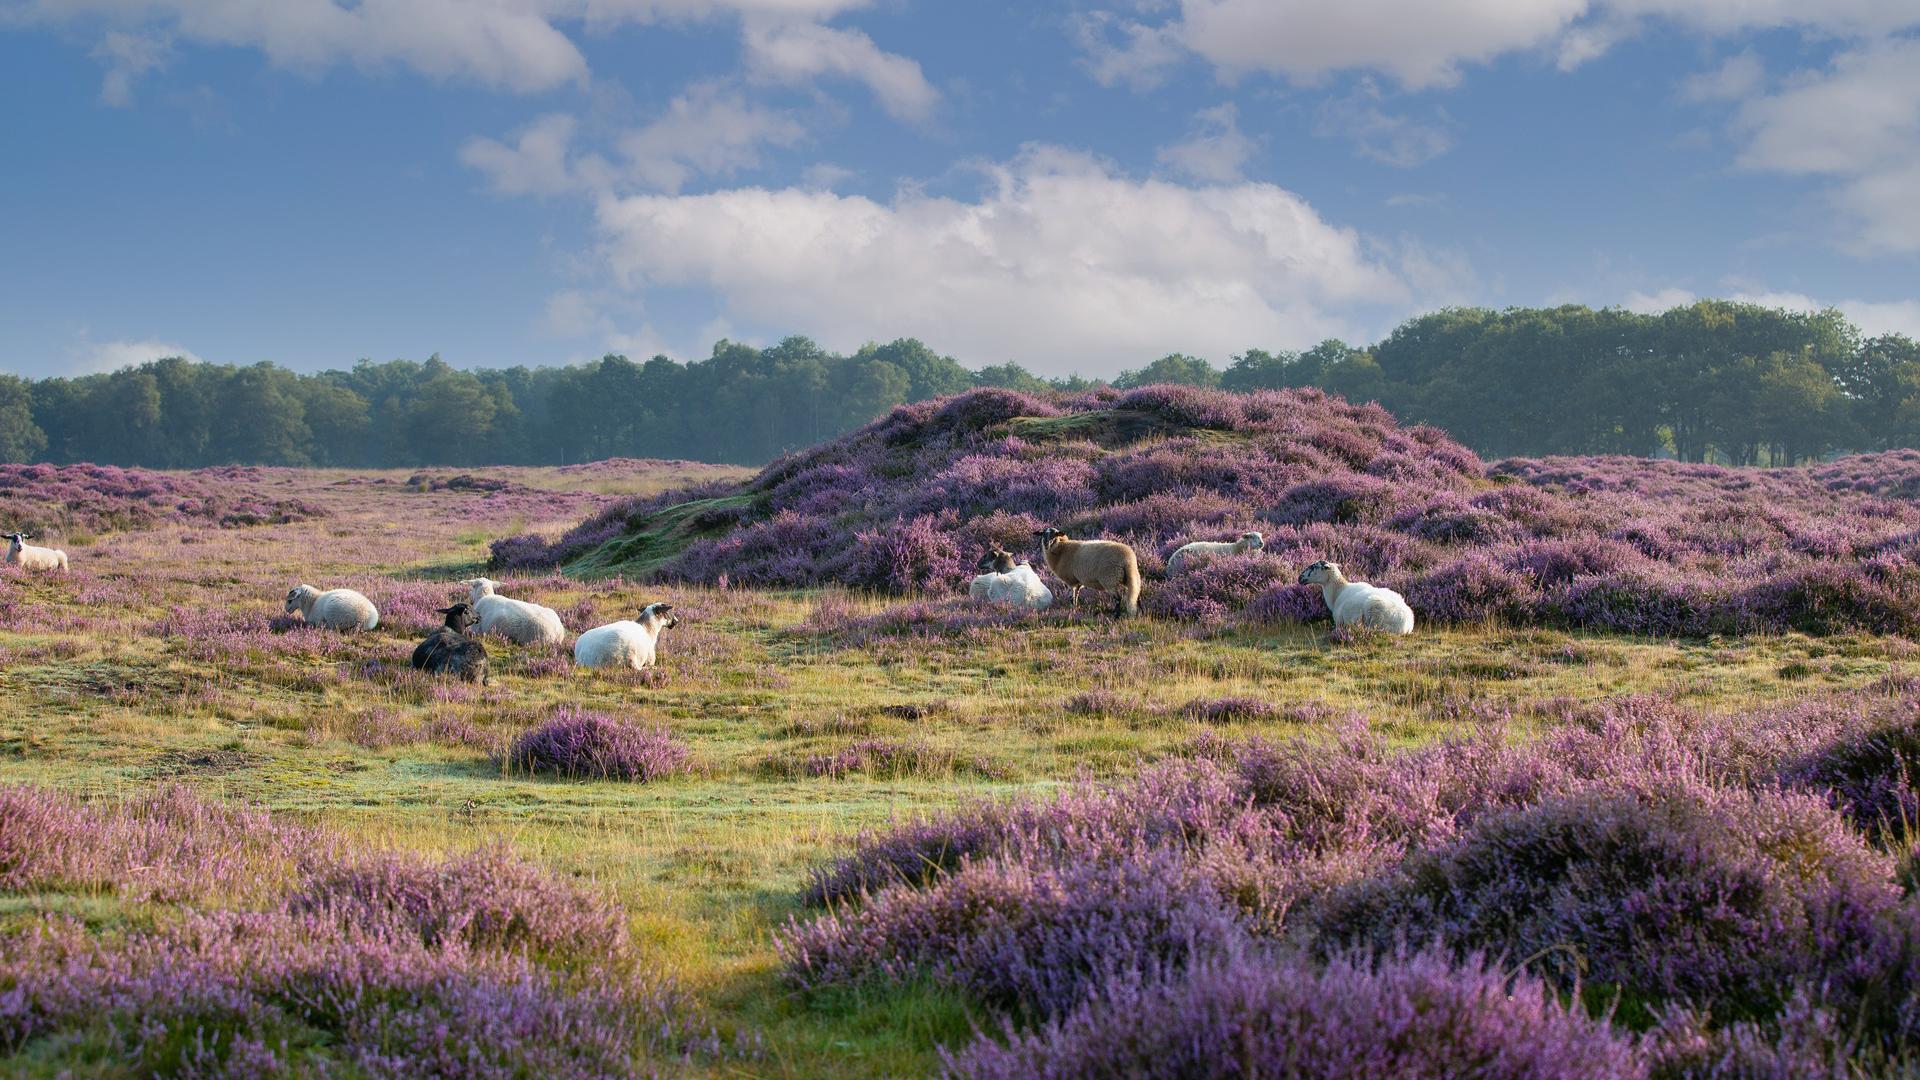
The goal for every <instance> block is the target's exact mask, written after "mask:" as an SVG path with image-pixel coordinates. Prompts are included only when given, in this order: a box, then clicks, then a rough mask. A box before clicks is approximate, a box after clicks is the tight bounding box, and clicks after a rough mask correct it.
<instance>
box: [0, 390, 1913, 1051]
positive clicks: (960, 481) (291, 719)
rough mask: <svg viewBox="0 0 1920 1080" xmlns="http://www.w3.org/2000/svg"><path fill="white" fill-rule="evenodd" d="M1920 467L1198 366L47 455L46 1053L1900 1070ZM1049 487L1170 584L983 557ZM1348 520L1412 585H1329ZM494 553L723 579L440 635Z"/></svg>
mask: <svg viewBox="0 0 1920 1080" xmlns="http://www.w3.org/2000/svg"><path fill="white" fill-rule="evenodd" d="M1916 477H1920V454H1910V453H1899V452H1895V453H1889V454H1880V455H1871V456H1864V457H1855V458H1847V459H1840V460H1838V461H1833V462H1829V463H1825V464H1821V465H1818V466H1815V467H1812V468H1803V469H1796V470H1765V471H1762V470H1744V469H1731V468H1719V467H1713V466H1694V465H1678V464H1671V463H1668V464H1660V463H1649V462H1644V461H1632V460H1627V459H1617V458H1601V459H1555V460H1526V461H1522V460H1510V461H1504V462H1498V463H1493V464H1491V465H1490V464H1488V463H1484V462H1482V461H1481V460H1480V459H1478V458H1477V457H1476V456H1474V455H1473V454H1472V453H1470V452H1468V451H1467V450H1465V449H1464V448H1463V447H1461V446H1459V445H1458V444H1456V443H1454V442H1453V441H1452V440H1451V439H1449V438H1448V437H1447V436H1446V435H1444V434H1443V433H1441V432H1439V431H1436V430H1432V429H1419V428H1406V427H1402V426H1400V425H1398V424H1396V423H1395V422H1394V421H1393V420H1392V418H1391V417H1390V416H1388V415H1387V414H1386V413H1384V412H1383V411H1382V410H1379V409H1378V408H1368V407H1354V406H1349V405H1346V404H1345V403H1343V402H1340V401H1339V400H1338V399H1332V398H1327V397H1325V396H1323V395H1321V394H1319V393H1318V392H1317V391H1304V392H1297V391H1288V392H1284V393H1282V392H1268V393H1263V394H1255V395H1245V396H1233V395H1226V394H1221V393H1218V392H1199V391H1193V390H1180V389H1168V388H1147V389H1142V390H1137V391H1133V392H1132V393H1131V394H1129V395H1124V396H1123V395H1121V394H1120V393H1118V392H1115V391H1107V390H1100V391H1087V392H1084V393H1082V394H1080V395H1078V396H1063V395H1053V396H1029V395H1023V394H1018V393H1011V392H986V391H983V392H976V393H974V394H971V395H968V396H965V397H961V398H957V399H950V400H945V401H940V402H934V403H927V404H921V405H914V406H905V407H902V408H901V409H899V410H896V411H895V412H894V413H892V414H891V415H889V416H888V417H886V418H883V419H882V420H880V421H877V422H875V423H874V424H872V425H870V426H868V427H866V428H863V429H861V430H860V431H857V432H855V433H853V434H851V435H848V436H846V437H845V438H843V439H841V440H837V441H834V442H832V443H827V444H823V445H822V446H819V447H817V448H814V449H812V450H809V451H807V452H804V453H802V454H798V455H794V456H792V457H789V458H786V459H783V460H781V461H779V462H776V463H775V464H774V465H772V466H769V467H768V468H767V469H766V470H764V471H761V472H759V473H757V474H753V473H750V472H749V471H747V470H740V469H724V468H718V467H713V466H700V465H692V464H688V463H684V462H658V461H615V462H608V463H602V464H597V465H592V466H578V467H571V468H500V467H494V468H475V469H469V470H464V471H462V470H452V469H434V470H419V471H415V470H406V471H395V472H380V471H348V470H293V469H277V468H263V469H239V470H233V469H228V470H217V471H207V472H197V473H150V472H144V471H140V470H121V469H115V468H110V467H94V466H73V467H53V466H8V467H6V468H5V470H4V472H0V506H4V507H5V512H6V513H7V514H8V515H10V516H9V517H8V518H7V520H6V521H0V525H6V526H8V527H10V528H26V529H27V530H28V531H32V532H34V533H36V534H37V535H36V539H37V542H50V543H56V544H58V545H59V546H62V547H64V548H66V549H67V550H68V552H69V554H70V555H71V557H72V564H73V570H72V572H71V573H69V574H66V575H32V576H28V575H24V574H21V573H19V572H16V571H11V570H9V571H7V572H5V573H4V574H3V575H0V705H4V708H0V935H3V936H0V1071H7V1072H9V1073H19V1074H22V1075H28V1076H48V1077H51V1076H57V1075H61V1074H62V1073H63V1072H72V1073H74V1074H79V1075H110V1076H120V1075H125V1076H134V1075H148V1074H152V1073H161V1074H165V1075H236V1076H238V1075H262V1074H274V1073H275V1072H276V1071H277V1072H278V1073H280V1074H284V1075H373V1076H385V1075H403V1074H405V1075H413V1076H431V1075H448V1076H452V1075H500V1076H515V1075H530V1074H535V1073H538V1074H542V1075H546V1076H555V1077H557V1076H569V1075H606V1074H614V1075H620V1074H625V1073H640V1074H645V1073H647V1072H649V1071H660V1072H666V1073H678V1072H687V1073H691V1074H710V1075H746V1076H793V1077H806V1076H819V1075H856V1076H858V1075H865V1076H899V1075H921V1074H930V1073H936V1072H939V1071H941V1070H943V1069H945V1070H949V1071H951V1072H953V1073H955V1074H958V1075H970V1076H1034V1075H1052V1076H1077V1075H1093V1074H1105V1075H1113V1074H1121V1075H1133V1074H1139V1075H1214V1074H1220V1075H1227V1074H1231V1072H1230V1070H1231V1068H1235V1067H1244V1068H1247V1069H1254V1070H1258V1071H1259V1072H1260V1074H1262V1075H1293V1074H1299V1075H1325V1076H1355V1077H1357V1076H1368V1075H1431V1076H1447V1075H1459V1074H1463V1073H1474V1074H1476V1075H1487V1076H1515V1077H1518V1076H1538V1075H1567V1076H1641V1075H1649V1074H1650V1073H1651V1074H1657V1075H1667V1076H1696V1075H1697V1076H1708V1075H1744V1076H1754V1075H1812V1074H1815V1073H1818V1074H1820V1075H1845V1074H1846V1071H1847V1070H1849V1069H1853V1070H1856V1071H1864V1072H1868V1073H1891V1072H1894V1071H1896V1070H1897V1069H1898V1068H1900V1067H1901V1066H1902V1065H1903V1064H1905V1063H1907V1062H1908V1061H1909V1060H1910V1053H1911V1051H1910V1048H1911V1047H1912V1046H1913V1045H1914V1042H1913V1040H1914V1035H1915V1032H1916V1030H1917V1028H1916V1025H1920V963H1917V962H1916V959H1915V958H1916V956H1920V916H1917V915H1916V907H1915V905H1914V902H1913V901H1912V900H1911V899H1910V898H1909V896H1908V889H1909V886H1910V883H1911V882H1912V880H1913V874H1912V868H1911V856H1912V852H1913V847H1912V842H1911V839H1910V835H1909V832H1908V830H1907V826H1906V823H1907V822H1908V821H1910V820H1912V816H1913V815H1914V814H1915V813H1916V812H1920V803H1916V800H1915V796H1914V787H1913V784H1912V782H1911V774H1910V772H1909V768H1908V766H1909V762H1910V759H1911V755H1912V753H1913V752H1914V747H1915V746H1916V744H1917V743H1916V737H1915V735H1914V725H1915V723H1916V704H1915V702H1916V689H1920V684H1917V683H1916V680H1915V677H1914V676H1915V673H1914V671H1913V666H1914V652H1915V646H1914V645H1913V643H1912V642H1911V641H1910V640H1909V637H1910V635H1911V633H1912V632H1913V630H1914V624H1913V620H1914V619H1915V614H1914V612H1915V606H1916V605H1915V597H1916V589H1917V588H1920V585H1917V584H1916V583H1917V581H1920V578H1917V577H1916V575H1920V569H1917V568H1916V566H1915V563H1914V561H1913V560H1914V551H1915V548H1916V545H1920V539H1916V537H1920V511H1916V510H1915V508H1914V506H1913V503H1912V499H1911V496H1912V494H1913V492H1914V490H1915V485H1916V482H1917V481H1916ZM1042 522H1045V523H1055V524H1061V525H1063V526H1064V527H1067V528H1069V529H1074V530H1079V531H1080V532H1083V533H1085V534H1087V535H1094V534H1099V535H1111V536H1118V537H1125V538H1128V539H1130V540H1131V541H1132V542H1133V543H1134V544H1135V545H1136V547H1137V548H1138V549H1139V550H1140V552H1141V555H1142V561H1143V564H1144V565H1145V566H1146V568H1147V570H1148V582H1147V593H1146V603H1145V607H1146V613H1145V614H1144V615H1143V616H1142V617H1140V618H1137V619H1131V620H1121V619H1115V618H1113V617H1112V616H1111V615H1110V614H1109V613H1108V611H1107V609H1106V608H1105V607H1104V606H1102V605H1098V604H1093V603H1089V604H1087V605H1086V606H1083V607H1081V608H1078V609H1075V608H1073V607H1071V606H1068V605H1056V607H1055V608H1054V609H1053V610H1050V611H1048V612H1046V613H1042V614H1013V613H1004V612H993V611H983V610H981V609H979V608H977V607H974V606H971V605H969V604H968V603H967V602H966V600H965V589H964V580H965V576H966V573H967V568H968V567H969V566H970V565H971V562H972V560H973V558H975V557H977V549H978V548H979V547H980V546H981V545H983V544H985V543H987V542H990V541H1000V542H1005V543H1007V544H1008V545H1009V546H1011V547H1013V548H1014V549H1015V550H1018V551H1022V552H1024V553H1027V554H1029V555H1031V554H1032V552H1033V545H1032V542H1031V538H1030V533H1031V531H1032V529H1033V528H1035V527H1037V525H1038V524H1039V523H1042ZM1243 528H1251V529H1260V530H1262V531H1264V532H1265V533H1266V534H1267V538H1268V544H1269V546H1268V549H1267V550H1266V551H1264V552H1262V553H1261V554H1258V555H1250V556H1235V557H1233V558H1231V559H1226V560H1222V561H1221V562H1220V563H1219V564H1217V565H1214V566H1210V567H1207V568H1203V569H1201V570H1196V571H1194V572H1192V573H1191V574H1190V575H1184V576H1181V577H1176V578H1175V579H1173V581H1172V582H1169V581H1167V580H1165V579H1163V578H1162V576H1161V574H1162V562H1163V560H1164V557H1165V555H1166V554H1167V552H1168V551H1169V550H1171V548H1172V547H1173V546H1175V545H1177V544H1178V543H1180V542H1183V541H1184V540H1187V539H1226V538H1230V537H1231V536H1233V535H1234V534H1235V533H1236V532H1238V531H1239V530H1241V529H1243ZM1311 557H1336V558H1340V559H1341V560H1342V561H1343V562H1345V563H1346V565H1347V566H1348V568H1349V570H1350V571H1351V572H1353V573H1354V574H1355V576H1357V577H1364V578H1366V579H1368V580H1372V581H1375V582H1377V583H1379V584H1383V585H1388V586H1391V587H1394V588H1397V589H1399V590H1400V591H1402V592H1404V593H1405V594H1406V595H1407V597H1408V599H1409V601H1410V602H1412V604H1413V606H1414V608H1415V610H1416V612H1417V613H1418V614H1419V615H1420V617H1421V620H1422V621H1421V624H1420V626H1419V628H1418V629H1417V631H1416V633H1415V634H1414V635H1412V636H1411V637H1409V638H1405V639H1383V638H1380V637H1377V636H1373V635H1365V634H1363V635H1358V636H1349V635H1344V634H1341V635H1336V634H1334V633H1332V632H1331V627H1330V626H1329V625H1328V623H1327V622H1326V620H1325V615H1324V611H1323V610H1322V609H1320V608H1318V607H1316V606H1315V598H1314V595H1313V593H1312V592H1311V590H1306V589H1303V588H1302V587H1300V586H1298V585H1295V584H1293V583H1292V582H1293V576H1294V574H1296V573H1297V572H1298V570H1299V568H1300V566H1301V565H1304V561H1305V560H1308V559H1309V558H1311ZM478 573H487V574H489V575H490V576H492V577H495V578H497V579H500V580H501V582H502V587H501V591H503V592H505V593H506V594H508V595H511V596H518V597H524V598H527V599H532V600H537V601H539V602H541V603H544V604H547V605H549V606H551V607H553V608H555V609H556V610H558V611H559V612H560V613H561V615H562V617H563V618H564V620H565V622H566V624H567V626H568V628H569V629H570V630H572V631H576V632H577V631H578V630H580V629H582V628H586V627H589V626H593V625H598V624H599V623H603V622H608V621H612V620H614V619H620V618H631V617H633V616H634V614H635V613H636V612H637V611H638V610H639V609H640V608H641V607H642V606H643V605H645V604H648V603H651V602H657V601H666V602H669V603H672V604H674V605H675V611H676V614H678V615H679V616H680V619H681V622H680V625H679V626H678V627H676V628H674V629H672V630H669V631H667V632H666V633H665V635H664V636H663V638H662V642H661V647H660V655H661V661H660V664H659V666H658V667H657V668H654V669H649V670H647V671H642V672H632V673H622V674H615V675H609V674H606V673H598V672H586V671H576V670H573V669H572V666H571V664H570V662H569V659H568V655H567V654H566V653H564V652H559V651H553V650H548V649H539V648H531V647H530V648H519V647H515V646H511V645H506V644H503V643H491V642H490V644H489V647H490V650H491V652H492V654H493V671H494V678H493V681H492V683H491V684H490V685H487V686H476V685H472V684H467V683H460V682H443V681H437V680H434V679H431V678H427V677H423V676H421V675H419V674H418V673H416V672H414V671H412V670H411V669H410V668H409V667H408V664H407V657H408V654H409V653H410V651H411V649H412V646H413V644H414V643H415V642H416V641H418V640H419V639H420V638H421V637H423V636H424V635H425V634H426V633H427V632H428V631H429V630H430V629H431V628H432V627H434V626H437V625H438V624H439V621H440V620H439V617H438V616H437V615H436V614H434V609H435V608H438V607H442V606H445V605H446V604H447V603H448V602H449V601H450V600H452V599H455V598H456V596H457V595H459V594H461V593H463V592H464V590H461V589H459V588H458V586H457V585H456V584H455V583H456V582H458V581H459V580H460V579H462V578H467V577H471V576H474V575H475V574H478ZM300 582H309V583H312V584H315V585H318V586H320V587H323V588H325V587H339V586H344V587H351V588H355V589H358V590H359V591H361V592H363V593H365V594H366V595H368V596H369V597H371V598H373V599H374V600H375V602H376V603H378V604H379V605H380V608H381V612H382V623H381V626H380V628H379V629H378V630H376V631H374V632H372V633H368V634H359V635H351V636H346V635H338V634H332V633H327V632H324V631H320V630H315V629H309V628H307V627H305V626H303V625H301V624H300V623H299V621H298V619H297V618H289V617H287V616H286V615H285V614H284V613H283V610H282V603H281V600H282V597H284V596H285V594H286V591H287V590H288V589H289V588H290V587H292V586H293V585H294V584H297V583H300ZM1249 1021H1252V1022H1249ZM1229 1050H1230V1051H1231V1053H1228V1052H1227V1051H1229ZM1195 1054H1200V1055H1201V1056H1202V1060H1195V1059H1194V1058H1193V1057H1192V1055H1195ZM1209 1067H1210V1068H1211V1069H1212V1070H1213V1071H1212V1072H1208V1071H1207V1069H1208V1068H1209ZM1300 1070H1310V1071H1305V1072H1302V1071H1300Z"/></svg>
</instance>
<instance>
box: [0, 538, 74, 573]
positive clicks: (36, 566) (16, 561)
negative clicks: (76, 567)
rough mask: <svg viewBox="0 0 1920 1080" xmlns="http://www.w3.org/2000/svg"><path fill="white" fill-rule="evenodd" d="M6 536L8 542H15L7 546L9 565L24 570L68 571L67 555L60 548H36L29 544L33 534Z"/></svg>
mask: <svg viewBox="0 0 1920 1080" xmlns="http://www.w3.org/2000/svg"><path fill="white" fill-rule="evenodd" d="M5 535H6V538H7V539H8V540H11V541H13V542H12V543H10V544H8V545H7V565H9V566H17V567H19V568H20V569H22V570H65V569H67V553H66V552H64V551H61V550H60V549H59V548H43V547H35V546H33V545H32V544H29V543H27V541H28V540H30V539H32V538H33V534H32V533H23V532H16V533H7V534H5Z"/></svg>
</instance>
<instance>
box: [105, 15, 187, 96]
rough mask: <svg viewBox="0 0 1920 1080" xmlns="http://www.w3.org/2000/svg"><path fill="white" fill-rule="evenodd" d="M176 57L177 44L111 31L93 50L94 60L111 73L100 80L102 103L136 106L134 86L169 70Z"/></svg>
mask: <svg viewBox="0 0 1920 1080" xmlns="http://www.w3.org/2000/svg"><path fill="white" fill-rule="evenodd" d="M172 56H173V43H172V42H171V41H169V40H167V39H166V38H165V37H160V36H153V35H148V34H129V33H125V32H123V31H119V30H114V31H110V32H109V33H108V34H107V36H106V37H104V38H102V39H101V40H100V44H99V45H97V46H95V47H94V50H93V58H94V59H95V60H98V61H100V62H101V63H102V64H103V65H105V66H106V69H107V73H106V74H105V75H104V76H102V77H101V80H100V101H101V102H102V103H103V104H107V105H112V106H115V107H116V108H125V107H126V106H128V105H131V104H133V84H134V82H135V81H136V80H138V79H139V78H140V76H142V75H145V74H146V73H147V72H149V71H155V70H158V69H160V68H163V67H166V66H167V61H168V60H170V59H172Z"/></svg>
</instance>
